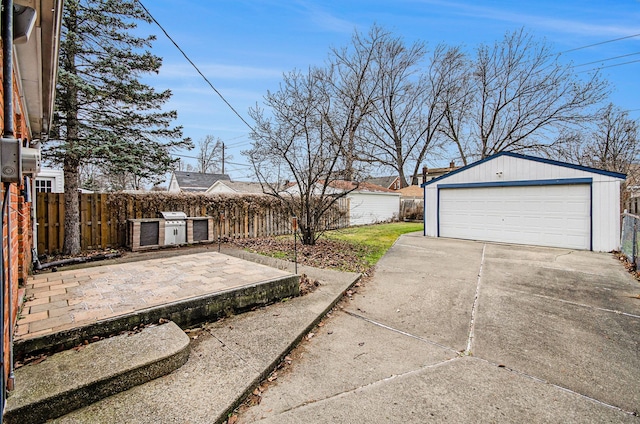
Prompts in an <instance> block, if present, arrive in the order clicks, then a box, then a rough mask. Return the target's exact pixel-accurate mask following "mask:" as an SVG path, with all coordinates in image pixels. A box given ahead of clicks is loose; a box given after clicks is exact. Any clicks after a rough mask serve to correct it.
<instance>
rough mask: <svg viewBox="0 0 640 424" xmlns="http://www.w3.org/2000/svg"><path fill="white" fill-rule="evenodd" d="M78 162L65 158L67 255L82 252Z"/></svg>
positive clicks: (64, 247)
mask: <svg viewBox="0 0 640 424" xmlns="http://www.w3.org/2000/svg"><path fill="white" fill-rule="evenodd" d="M78 167H79V165H78V163H77V161H75V160H73V159H72V158H70V157H69V156H67V157H65V159H64V245H63V253H64V254H65V255H77V254H79V253H80V202H79V199H78V196H79V195H78V186H79V184H78V180H79V178H78Z"/></svg>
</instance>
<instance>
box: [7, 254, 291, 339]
mask: <svg viewBox="0 0 640 424" xmlns="http://www.w3.org/2000/svg"><path fill="white" fill-rule="evenodd" d="M287 275H291V274H290V273H289V272H286V271H281V270H278V269H275V268H271V267H268V266H264V265H259V264H256V263H253V262H248V261H245V260H242V259H239V258H235V257H232V256H227V255H224V254H221V253H218V252H204V253H196V254H190V255H184V256H176V257H169V258H161V259H151V260H145V261H140V262H130V263H123V264H113V265H103V266H97V267H91V268H84V269H76V270H68V271H60V272H48V273H43V274H39V275H35V276H33V277H31V278H30V279H29V280H28V281H27V284H26V292H25V297H26V302H25V303H24V306H23V309H22V311H21V314H20V318H19V320H18V327H17V330H16V333H15V339H16V340H17V341H19V340H26V339H31V338H35V337H39V336H43V335H47V334H51V333H55V332H58V331H62V330H68V329H70V328H75V327H80V326H83V325H87V324H91V323H95V322H97V321H100V320H103V319H108V318H113V317H117V316H119V315H125V314H129V313H133V312H135V311H139V310H144V309H147V308H150V307H154V306H158V305H161V304H166V303H172V302H177V301H180V300H184V299H189V298H194V297H198V296H203V295H207V294H212V293H216V292H223V291H227V290H230V289H236V288H238V287H242V286H247V285H251V284H255V283H259V282H262V281H267V280H272V279H275V278H280V277H283V276H287Z"/></svg>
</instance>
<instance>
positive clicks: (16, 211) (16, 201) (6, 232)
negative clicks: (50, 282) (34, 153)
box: [0, 43, 33, 390]
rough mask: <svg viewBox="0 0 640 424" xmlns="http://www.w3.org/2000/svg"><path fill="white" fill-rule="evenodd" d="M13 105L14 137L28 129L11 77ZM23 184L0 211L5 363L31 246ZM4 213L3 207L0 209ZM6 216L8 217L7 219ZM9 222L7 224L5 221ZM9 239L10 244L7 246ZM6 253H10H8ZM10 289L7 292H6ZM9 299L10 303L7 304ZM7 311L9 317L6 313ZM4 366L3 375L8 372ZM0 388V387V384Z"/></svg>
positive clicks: (0, 192) (0, 115) (0, 187)
mask: <svg viewBox="0 0 640 424" xmlns="http://www.w3.org/2000/svg"><path fill="white" fill-rule="evenodd" d="M1 64H2V49H1V43H0V124H1V125H0V131H1V132H2V134H3V133H4V104H3V86H2V80H3V75H2V66H1ZM13 92H14V93H13V103H14V104H13V106H14V119H13V122H14V134H13V135H14V137H16V138H18V139H21V140H24V139H25V138H28V135H29V131H28V128H27V123H26V120H25V119H23V117H24V116H25V114H24V105H23V104H22V102H21V98H22V97H21V96H20V93H19V90H18V84H17V82H16V80H15V78H14V81H13ZM23 189H24V187H23V186H21V185H18V184H10V185H9V198H8V203H9V204H8V207H7V209H6V210H5V211H8V215H4V219H3V225H2V254H3V255H4V269H3V273H4V275H6V276H9V278H8V284H7V285H6V286H5V287H4V299H5V302H4V323H5V326H4V328H3V335H4V337H3V343H4V352H5V355H4V363H5V364H9V355H10V353H9V352H10V348H11V343H12V340H11V339H10V329H11V328H13V326H14V325H15V323H16V319H17V316H18V307H19V305H20V301H21V299H19V298H18V292H19V285H20V282H23V281H25V280H26V278H27V276H28V275H29V272H30V270H31V246H32V238H33V226H32V221H31V203H30V202H26V201H25V198H24V197H23V196H22V190H23ZM4 195H5V185H4V184H0V196H1V197H0V198H2V199H4ZM3 213H4V211H3ZM7 218H9V219H7ZM9 223H10V225H9ZM9 243H11V246H9ZM9 254H10V256H9ZM9 293H11V296H9ZM9 299H11V301H12V302H11V303H12V304H11V305H9ZM10 313H11V319H9V314H10ZM9 368H10V367H8V366H5V368H4V371H5V378H6V376H7V375H8V372H9ZM0 390H2V388H0Z"/></svg>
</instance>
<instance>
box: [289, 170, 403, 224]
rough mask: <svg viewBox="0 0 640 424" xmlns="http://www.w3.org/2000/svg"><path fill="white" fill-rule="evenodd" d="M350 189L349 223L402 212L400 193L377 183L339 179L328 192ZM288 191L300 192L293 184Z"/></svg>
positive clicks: (382, 218)
mask: <svg viewBox="0 0 640 424" xmlns="http://www.w3.org/2000/svg"><path fill="white" fill-rule="evenodd" d="M345 191H349V193H348V194H347V195H346V196H345V197H346V198H347V199H349V225H366V224H375V223H376V222H386V221H393V220H396V219H398V213H399V212H400V193H397V192H395V191H393V190H389V189H388V188H385V187H381V186H378V185H375V184H371V183H367V182H361V183H355V182H351V181H342V180H337V181H333V182H331V183H330V184H329V188H328V190H327V193H328V194H338V193H341V192H345ZM287 192H289V193H292V194H297V193H299V190H298V187H297V186H296V185H295V184H293V185H291V186H290V187H289V188H288V189H287Z"/></svg>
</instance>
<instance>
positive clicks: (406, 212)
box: [400, 196, 424, 221]
mask: <svg viewBox="0 0 640 424" xmlns="http://www.w3.org/2000/svg"><path fill="white" fill-rule="evenodd" d="M400 219H401V220H409V221H414V220H415V221H422V220H423V219H424V199H423V198H422V197H409V196H403V197H401V198H400Z"/></svg>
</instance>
